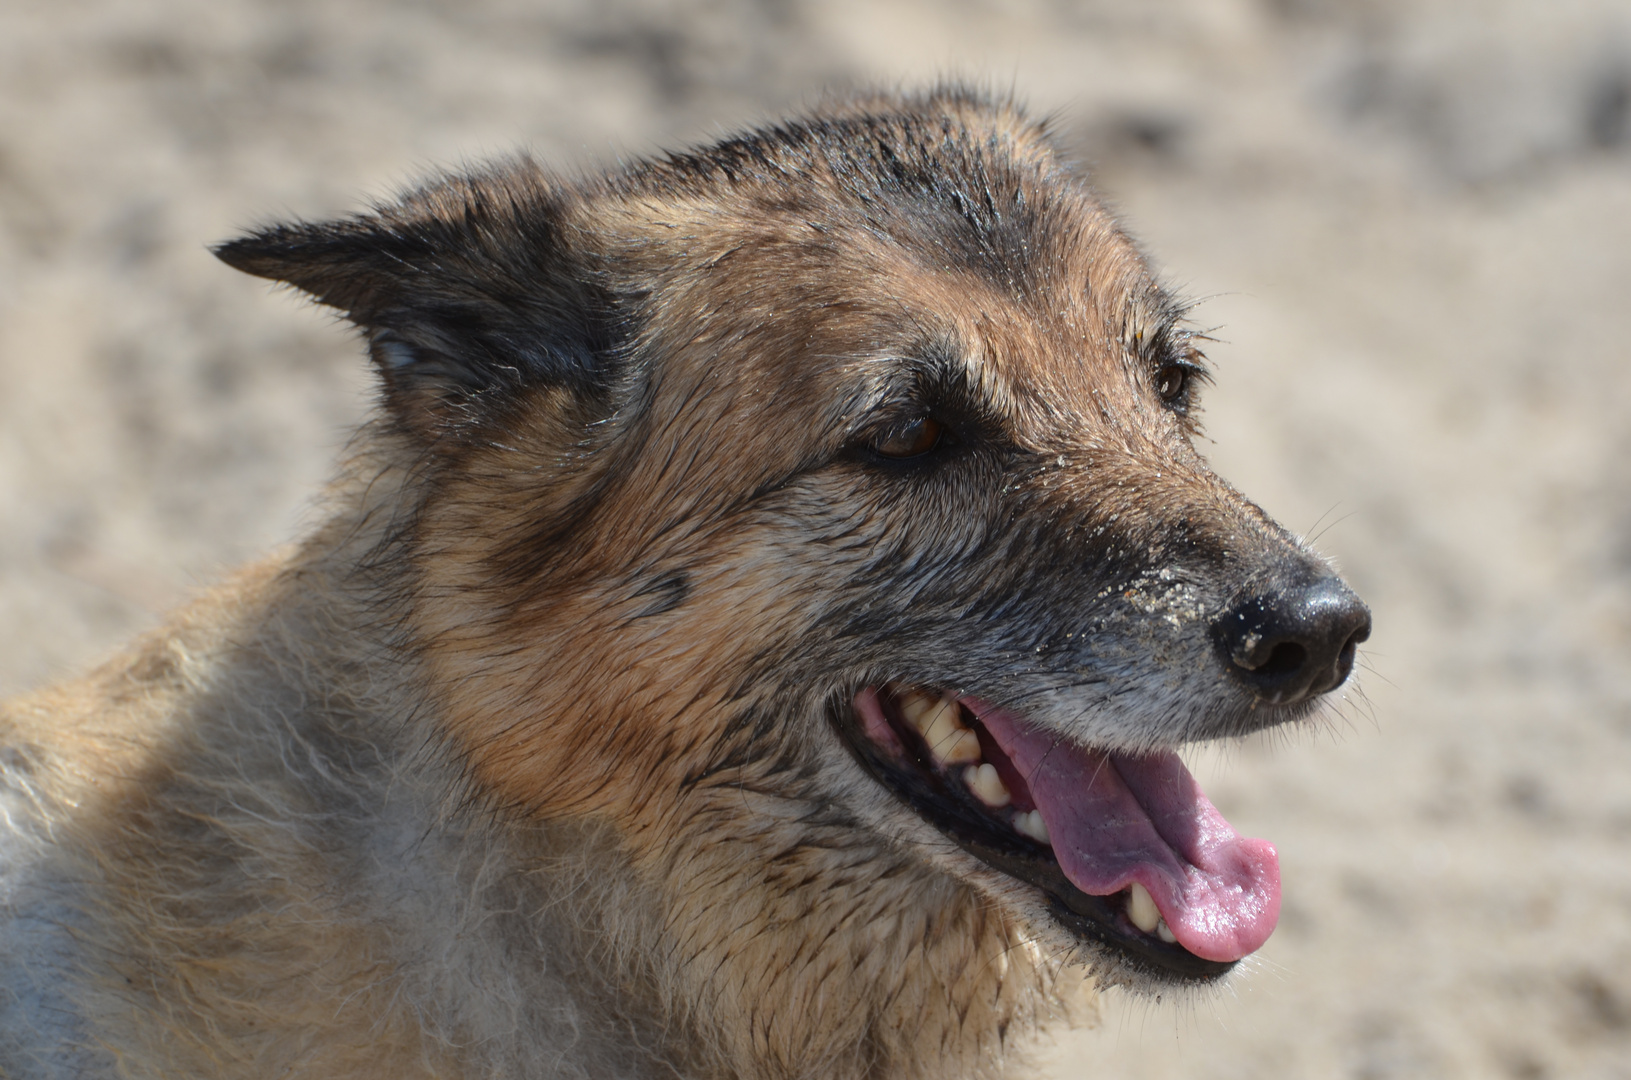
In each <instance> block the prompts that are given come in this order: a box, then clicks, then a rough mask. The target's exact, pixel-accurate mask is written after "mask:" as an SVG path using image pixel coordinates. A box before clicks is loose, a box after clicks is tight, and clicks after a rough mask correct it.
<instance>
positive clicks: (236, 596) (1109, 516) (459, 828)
mask: <svg viewBox="0 0 1631 1080" xmlns="http://www.w3.org/2000/svg"><path fill="white" fill-rule="evenodd" d="M221 254H222V257H223V258H224V259H226V261H228V262H229V263H231V264H233V265H235V266H237V267H239V268H241V269H245V270H248V271H249V272H251V273H256V274H260V275H263V276H266V277H271V278H275V279H278V280H281V281H286V282H289V283H291V284H293V285H295V286H297V287H299V288H301V289H303V290H305V291H306V292H308V293H310V294H311V295H313V296H315V297H316V298H317V299H318V300H320V301H321V302H323V303H325V304H329V305H331V306H333V307H336V308H338V309H339V310H341V311H343V312H344V313H346V314H347V315H348V316H349V317H350V318H351V319H352V321H353V322H355V323H356V325H357V326H359V327H360V328H361V330H362V331H363V332H364V334H365V335H366V337H367V340H368V342H369V347H370V350H371V353H372V355H373V357H374V360H375V362H376V364H377V365H378V367H379V370H380V374H381V385H382V406H381V410H380V413H379V416H378V418H377V419H376V420H374V421H373V422H371V423H370V425H369V426H368V427H367V428H366V429H365V430H364V431H363V432H362V433H361V434H360V435H359V437H358V439H357V441H356V443H355V444H354V449H353V452H352V453H351V455H350V456H349V458H348V461H347V464H346V467H345V469H344V471H343V475H342V477H341V479H340V480H339V481H338V482H337V483H336V485H335V486H334V488H333V490H332V491H331V493H330V496H329V500H330V507H331V512H330V514H329V517H328V521H327V524H326V525H324V526H323V527H322V528H321V529H319V530H318V531H317V532H316V533H315V534H314V535H313V536H311V537H310V538H308V539H307V540H305V541H304V542H303V543H301V544H300V545H299V546H298V547H296V548H294V549H292V550H290V551H288V552H286V553H283V554H281V555H279V556H277V557H275V558H273V559H272V560H270V561H268V562H266V563H264V564H262V565H260V566H257V567H253V568H251V569H249V570H246V571H244V572H243V573H241V574H240V575H239V576H238V577H236V578H234V579H232V580H231V581H229V582H228V583H227V584H225V585H223V586H221V587H220V588H219V589H217V590H215V591H214V592H212V593H209V594H207V595H206V596H204V597H202V598H201V599H199V600H198V601H197V602H196V603H194V604H193V605H192V606H190V607H188V608H187V609H185V610H183V611H182V612H180V613H179V614H178V615H176V616H175V617H174V618H172V619H171V620H170V622H169V623H167V624H166V626H164V627H163V628H162V629H160V630H159V631H157V632H155V633H153V634H151V635H149V636H147V637H146V638H144V639H143V640H141V641H139V642H137V643H136V644H135V645H134V646H133V647H132V648H131V650H130V651H129V652H127V653H125V654H123V655H122V656H120V657H118V658H116V659H115V660H113V661H111V662H110V663H109V664H107V665H106V666H104V667H102V668H101V669H99V670H98V671H96V672H95V673H93V674H92V675H91V676H89V677H88V678H86V679H84V680H82V681H80V682H77V683H72V684H68V685H65V686H62V687H60V688H55V689H50V690H46V691H44V692H41V693H38V694H35V695H33V696H31V697H28V698H24V699H22V700H19V701H15V702H12V703H10V704H8V705H6V706H4V711H3V712H0V732H3V735H4V743H5V744H6V745H7V746H8V747H9V749H8V750H6V751H5V754H6V756H5V757H4V758H0V764H3V766H4V774H3V775H4V785H3V786H0V799H3V800H4V802H3V803H0V809H3V810H4V812H5V814H6V818H5V819H4V820H5V821H6V822H7V823H8V825H7V827H6V828H3V829H0V867H3V871H0V890H3V891H0V902H3V904H4V915H5V918H4V920H3V921H0V956H3V957H5V959H4V960H0V1063H3V1068H0V1074H3V1075H6V1076H16V1077H24V1076H27V1077H34V1076H100V1075H130V1076H143V1077H146V1076H154V1077H157V1076H164V1077H187V1076H200V1077H202V1076H211V1077H233V1076H243V1077H263V1076H273V1075H285V1074H288V1075H311V1076H356V1077H382V1078H383V1077H392V1078H400V1077H411V1076H468V1077H476V1076H585V1077H589V1076H594V1077H605V1076H732V1077H743V1078H749V1077H754V1078H759V1077H763V1078H773V1077H774V1078H791V1077H812V1078H814V1077H823V1078H825V1077H840V1076H854V1077H860V1076H872V1077H886V1076H887V1077H913V1076H922V1077H946V1076H953V1075H983V1074H989V1073H995V1072H997V1071H1000V1070H1001V1069H1002V1067H1003V1066H1004V1065H1005V1064H1008V1063H1011V1062H1012V1061H1013V1060H1014V1059H1015V1055H1016V1054H1017V1053H1019V1052H1020V1050H1021V1049H1022V1048H1023V1046H1024V1045H1025V1042H1026V1039H1025V1036H1026V1034H1027V1033H1029V1032H1030V1031H1032V1030H1033V1029H1034V1028H1035V1027H1036V1026H1037V1025H1038V1024H1039V1023H1042V1022H1046V1021H1069V1020H1072V1019H1074V1020H1082V1019H1085V1018H1087V1017H1090V1016H1091V1015H1092V1012H1093V1008H1094V1006H1093V1001H1092V996H1091V991H1090V989H1089V987H1090V983H1091V979H1092V976H1093V975H1095V974H1097V976H1098V977H1099V978H1101V979H1113V980H1119V981H1126V980H1128V979H1130V978H1132V977H1133V976H1131V975H1130V974H1129V973H1128V972H1126V971H1124V970H1122V969H1121V968H1118V967H1117V965H1116V963H1115V961H1114V959H1113V958H1106V957H1098V956H1096V955H1095V954H1093V953H1092V952H1091V950H1089V951H1086V952H1084V951H1082V949H1081V946H1080V943H1079V942H1078V941H1076V940H1075V939H1073V938H1071V937H1070V936H1068V935H1067V934H1065V933H1064V932H1063V931H1062V930H1061V929H1060V928H1059V927H1058V926H1057V925H1056V924H1054V923H1053V922H1052V921H1051V919H1050V918H1049V916H1048V915H1047V913H1046V909H1045V907H1044V905H1043V904H1042V903H1041V902H1040V901H1039V900H1038V898H1037V897H1036V896H1035V894H1034V893H1033V891H1032V890H1030V889H1028V887H1025V886H1023V885H1020V884H1019V883H1018V882H1016V881H1014V880H1013V879H1010V878H1006V877H1005V876H1004V875H1002V874H999V873H997V872H995V871H994V870H992V869H991V868H989V867H987V866H985V865H984V864H981V863H978V862H977V861H975V860H973V859H971V858H970V857H968V856H966V855H964V854H962V853H961V852H960V851H958V850H957V849H956V848H954V847H953V846H952V845H951V844H950V843H948V842H947V841H946V840H945V839H944V838H942V837H941V836H940V835H939V834H938V833H937V832H935V831H934V830H933V829H932V828H931V827H929V826H928V825H926V824H925V823H924V822H923V821H921V820H920V819H919V818H917V817H916V816H915V815H913V814H912V813H911V812H910V811H909V810H908V809H906V808H905V807H903V806H902V805H901V804H899V803H898V802H897V801H896V800H895V799H894V798H893V797H892V796H891V795H889V794H888V793H887V792H885V791H884V790H883V789H882V788H880V787H879V786H878V785H877V784H876V783H875V782H874V781H872V780H871V779H870V778H869V777H868V776H867V775H866V774H865V773H864V772H863V771H862V770H861V769H860V768H859V767H858V765H857V763H856V762H855V760H854V759H853V757H852V755H851V754H850V752H849V751H848V749H847V748H846V746H845V744H844V742H843V741H842V739H840V738H839V737H838V734H837V727H838V726H839V725H841V724H842V723H843V717H844V715H845V710H846V708H847V702H848V700H849V697H850V695H852V694H853V693H854V692H855V690H856V689H858V688H859V687H860V686H862V685H867V684H870V683H876V682H881V681H886V680H894V679H899V680H907V681H912V682H917V683H925V684H931V685H940V686H946V687H955V688H958V689H961V690H965V691H967V692H978V693H980V694H982V695H984V696H987V697H989V698H991V699H993V700H1003V701H1006V702H1010V703H1012V704H1015V705H1017V706H1018V707H1020V708H1023V709H1024V710H1026V712H1027V713H1028V714H1029V715H1031V716H1033V717H1035V718H1036V719H1037V720H1038V722H1043V723H1048V724H1052V725H1054V726H1056V727H1057V728H1058V729H1059V730H1060V732H1061V737H1071V738H1077V739H1081V740H1083V741H1090V742H1093V743H1095V744H1097V745H1107V746H1118V747H1126V748H1140V747H1152V746H1165V745H1173V744H1175V743H1178V742H1182V741H1185V740H1187V739H1190V738H1196V737H1212V736H1218V735H1227V734H1231V733H1234V732H1236V731H1239V730H1246V729H1248V728H1249V727H1251V726H1255V725H1256V724H1257V723H1258V722H1259V721H1258V720H1257V719H1254V718H1253V717H1252V716H1250V715H1249V712H1250V710H1249V709H1248V702H1247V699H1245V698H1244V697H1242V696H1241V695H1239V694H1234V693H1232V692H1231V691H1228V690H1226V689H1220V687H1219V685H1218V680H1217V678H1216V675H1215V671H1214V667H1213V665H1214V663H1215V658H1214V657H1213V655H1212V646H1211V644H1210V642H1209V639H1208V638H1207V636H1206V633H1205V624H1206V620H1207V618H1209V617H1210V615H1211V614H1213V613H1215V612H1216V611H1218V610H1219V609H1220V608H1221V606H1222V604H1223V603H1224V602H1225V601H1226V600H1227V599H1228V597H1230V596H1232V595H1235V594H1236V593H1238V592H1239V591H1240V590H1241V589H1242V588H1246V587H1248V586H1249V585H1250V583H1251V580H1252V578H1253V576H1254V575H1260V574H1262V573H1265V572H1267V571H1265V570H1264V569H1263V568H1264V567H1283V566H1285V565H1287V564H1293V563H1298V562H1299V560H1303V561H1306V560H1307V559H1309V556H1307V554H1306V553H1305V552H1303V551H1302V550H1301V549H1300V547H1298V546H1297V545H1296V544H1295V543H1294V542H1293V541H1291V540H1290V539H1289V538H1288V537H1286V536H1285V534H1284V533H1283V532H1282V531H1281V530H1279V529H1278V527H1276V526H1274V525H1273V524H1272V523H1271V522H1269V521H1268V520H1267V519H1266V518H1264V517H1263V515H1262V514H1261V513H1260V512H1259V511H1257V509H1256V508H1255V507H1253V506H1252V505H1251V504H1250V503H1249V502H1247V501H1246V500H1245V499H1243V498H1242V497H1240V496H1239V495H1238V494H1237V493H1235V492H1234V491H1233V489H1231V488H1229V487H1228V486H1227V485H1226V484H1224V483H1223V482H1222V481H1220V480H1219V479H1218V478H1217V477H1216V476H1215V475H1213V474H1212V473H1211V472H1210V471H1209V470H1208V469H1207V468H1206V466H1205V465H1204V463H1203V462H1201V460H1200V459H1199V457H1198V456H1197V455H1196V454H1195V452H1194V450H1193V449H1192V448H1191V445H1190V441H1189V435H1190V432H1191V430H1192V427H1193V415H1192V411H1193V406H1194V403H1193V401H1192V400H1191V399H1190V398H1189V397H1187V396H1186V397H1184V398H1183V399H1182V400H1179V401H1176V402H1163V401H1161V400H1160V399H1159V398H1158V397H1157V396H1156V395H1155V394H1154V392H1153V391H1152V389H1151V385H1152V379H1153V378H1154V375H1155V373H1156V372H1158V371H1159V370H1160V369H1161V368H1162V366H1163V365H1168V364H1172V363H1182V364H1184V365H1189V366H1193V367H1198V365H1199V363H1200V361H1199V357H1198V355H1197V354H1195V353H1194V351H1193V349H1192V347H1191V343H1190V341H1189V340H1188V338H1187V336H1186V335H1185V333H1184V331H1183V329H1182V322H1181V317H1182V309H1181V306H1180V305H1178V304H1177V303H1176V302H1175V301H1173V300H1172V299H1171V297H1169V296H1168V295H1167V294H1166V293H1165V292H1163V291H1162V290H1161V289H1160V287H1159V286H1158V285H1157V284H1156V283H1155V282H1154V281H1153V279H1152V278H1151V277H1150V275H1149V273H1148V271H1147V270H1146V268H1145V266H1144V263H1143V261H1142V260H1141V259H1140V257H1139V255H1138V253H1137V251H1136V250H1135V249H1134V248H1133V246H1132V245H1131V244H1130V242H1129V241H1128V240H1127V239H1126V238H1125V237H1124V236H1123V235H1122V234H1121V232H1120V231H1119V230H1118V229H1117V227H1116V226H1115V224H1114V223H1113V222H1112V221H1111V220H1110V219H1109V218H1108V216H1107V215H1106V214H1105V212H1104V211H1103V210H1102V208H1100V206H1099V205H1098V204H1097V203H1096V202H1095V201H1094V200H1093V198H1092V196H1091V195H1090V194H1089V193H1088V192H1087V191H1086V189H1085V188H1084V187H1083V186H1082V184H1081V182H1080V181H1079V179H1077V178H1076V177H1075V176H1074V175H1072V173H1071V172H1070V170H1069V168H1068V167H1067V166H1066V165H1065V164H1064V163H1063V162H1061V161H1060V160H1059V158H1058V157H1057V155H1056V153H1055V151H1054V150H1053V148H1052V147H1051V145H1050V143H1049V141H1048V138H1047V135H1046V132H1045V131H1044V130H1043V129H1042V127H1040V126H1039V125H1036V124H1034V123H1032V122H1030V121H1028V120H1027V119H1025V118H1024V117H1023V116H1022V115H1021V114H1020V113H1019V112H1018V111H1017V110H1016V109H1015V108H1014V107H1012V106H1011V105H1009V104H1006V103H1003V102H992V101H989V100H986V99H984V98H982V97H980V96H979V95H977V94H973V93H970V92H967V91H963V90H958V89H949V90H943V91H938V92H935V93H933V94H929V95H925V96H922V97H917V98H885V99H876V100H871V99H869V100H859V101H854V102H849V103H841V104H839V105H836V106H833V107H831V108H828V109H826V110H824V111H822V112H819V113H817V114H814V115H812V116H810V117H807V118H804V119H801V120H797V121H794V122H791V123H789V124H787V125H784V126H782V127H779V128H772V129H766V130H765V131H762V132H759V133H756V134H754V135H750V136H746V137H744V138H742V139H739V140H733V141H729V142H726V143H724V144H721V145H719V146H716V147H712V148H709V149H707V150H704V151H700V152H698V153H697V154H694V155H686V156H677V157H673V158H670V159H665V160H661V161H656V162H652V163H647V164H638V165H635V166H632V167H630V168H628V169H625V170H623V171H620V172H618V173H615V174H612V175H610V176H606V177H601V178H595V179H590V180H584V181H576V182H568V181H564V180H561V179H558V178H556V177H553V176H551V175H550V174H548V173H546V172H544V171H543V170H542V169H540V168H539V167H537V166H536V165H534V164H532V163H531V162H529V161H525V160H522V161H518V162H515V163H512V164H509V165H504V166H500V167H496V168H494V169H492V170H490V171H486V172H480V173H477V174H474V175H470V176H462V177H450V178H446V179H444V180H441V181H438V182H436V183H433V184H431V185H429V186H428V187H426V188H424V189H422V190H421V191H419V192H417V193H415V194H412V195H410V196H408V197H407V198H405V199H404V200H403V201H401V202H399V203H395V204H391V205H388V206H383V207H380V208H378V209H377V211H376V212H375V213H372V214H369V215H365V216H362V217H359V218H356V219H352V220H349V221H344V222H336V223H327V224H321V225H307V224H294V225H288V226H279V227H275V228H271V229H268V230H265V231H263V232H261V233H258V234H256V235H254V236H251V237H248V238H245V239H244V240H241V241H237V242H234V243H232V244H228V245H225V246H224V247H223V248H222V249H221ZM924 407H928V408H931V409H933V410H934V411H935V414H936V415H938V416H942V417H944V418H945V420H946V422H947V424H948V430H950V431H952V432H954V437H953V439H952V442H951V443H950V445H948V446H946V447H944V448H942V452H940V453H939V456H938V457H937V459H936V460H935V461H934V462H912V461H907V462H899V461H890V460H881V459H879V458H877V456H876V455H875V454H872V453H871V452H870V451H869V450H868V446H869V445H870V442H869V440H871V439H872V438H873V437H874V435H875V434H876V433H877V432H879V431H881V430H885V429H887V428H888V427H889V425H891V424H898V423H900V422H902V420H903V419H907V418H909V417H910V416H911V415H912V413H913V410H915V409H921V408H924ZM1078 962H1079V963H1078Z"/></svg>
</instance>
